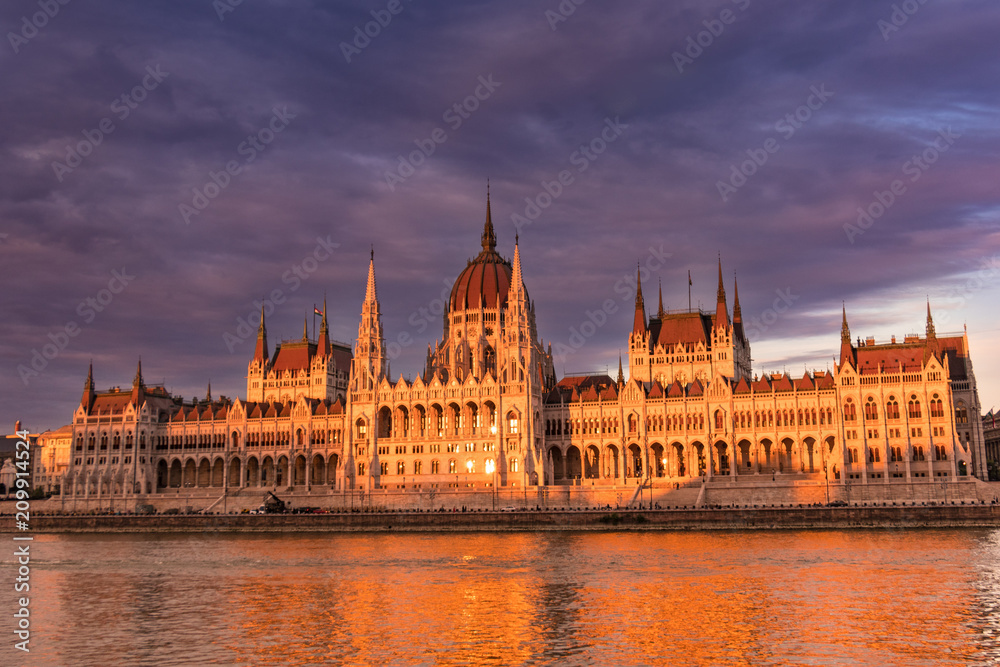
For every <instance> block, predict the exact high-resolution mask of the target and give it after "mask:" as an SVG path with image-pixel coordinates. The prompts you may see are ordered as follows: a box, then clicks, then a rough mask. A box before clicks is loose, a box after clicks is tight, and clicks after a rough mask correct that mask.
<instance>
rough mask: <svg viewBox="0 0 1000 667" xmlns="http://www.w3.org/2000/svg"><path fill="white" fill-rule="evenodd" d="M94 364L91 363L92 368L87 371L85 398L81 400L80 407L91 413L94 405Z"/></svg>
mask: <svg viewBox="0 0 1000 667" xmlns="http://www.w3.org/2000/svg"><path fill="white" fill-rule="evenodd" d="M94 398H96V395H95V394H94V362H93V361H91V362H90V368H89V369H87V381H86V382H84V383H83V398H81V399H80V405H82V406H83V409H84V410H85V411H87V412H88V413H89V412H90V408H91V406H92V405H94Z"/></svg>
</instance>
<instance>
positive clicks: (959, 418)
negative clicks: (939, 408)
mask: <svg viewBox="0 0 1000 667" xmlns="http://www.w3.org/2000/svg"><path fill="white" fill-rule="evenodd" d="M955 423H956V424H968V423H969V411H968V410H967V409H966V407H965V404H964V403H959V404H958V405H957V406H956V407H955Z"/></svg>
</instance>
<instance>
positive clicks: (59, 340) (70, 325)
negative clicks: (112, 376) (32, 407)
mask: <svg viewBox="0 0 1000 667" xmlns="http://www.w3.org/2000/svg"><path fill="white" fill-rule="evenodd" d="M133 280H135V276H134V275H131V274H129V273H128V272H127V271H126V268H125V267H124V266H123V267H122V269H121V271H119V270H117V269H115V270H113V271H112V272H111V279H110V280H108V286H107V287H105V288H104V289H101V290H99V291H98V292H97V294H95V295H94V296H91V297H87V298H86V299H83V300H82V301H80V303H78V304H77V306H76V314H77V315H79V316H80V321H82V322H83V324H85V325H86V324H92V323H93V322H94V320H96V319H97V315H98V313H103V312H104V311H105V310H107V308H108V306H110V305H111V303H112V302H113V301H114V300H115V297H116V296H117V295H119V294H121V293H122V292H124V291H125V288H126V287H128V286H129V285H130V284H131V283H132V281H133ZM80 321H78V320H75V319H74V320H70V321H69V322H67V323H66V324H65V325H64V326H63V327H62V328H60V329H56V330H55V331H50V332H49V333H48V334H47V335H46V338H48V342H47V343H44V344H42V346H41V349H39V348H37V347H35V348H32V349H31V358H30V359H29V360H28V361H26V362H24V363H21V364H18V366H17V374H18V375H19V376H20V378H21V382H23V383H24V386H25V387H27V386H28V384H29V382H30V381H31V380H32V379H33V378H36V377H38V376H39V375H41V373H42V372H43V371H44V370H45V369H46V368H48V366H49V362H50V361H53V360H54V359H56V358H57V357H58V356H59V355H60V354H62V353H63V352H64V351H65V350H66V348H67V347H69V343H70V339H71V338H76V337H77V336H79V335H80V332H81V331H82V330H83V329H82V327H81V325H80Z"/></svg>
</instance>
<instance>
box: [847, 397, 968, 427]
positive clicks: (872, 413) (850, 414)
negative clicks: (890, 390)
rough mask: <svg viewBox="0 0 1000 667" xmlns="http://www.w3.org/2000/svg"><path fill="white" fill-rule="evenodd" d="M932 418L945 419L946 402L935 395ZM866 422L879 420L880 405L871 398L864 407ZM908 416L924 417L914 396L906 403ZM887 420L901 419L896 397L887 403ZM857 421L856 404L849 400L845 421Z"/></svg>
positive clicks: (932, 400)
mask: <svg viewBox="0 0 1000 667" xmlns="http://www.w3.org/2000/svg"><path fill="white" fill-rule="evenodd" d="M930 409H931V417H934V418H943V417H944V402H943V401H942V400H941V399H940V398H939V397H938V395H937V394H934V397H933V398H932V399H931V400H930ZM864 415H865V421H877V420H878V419H879V411H878V404H877V403H876V402H875V399H874V398H873V397H871V396H869V397H868V400H866V401H865V406H864ZM957 415H958V411H957V410H956V421H958V416H957ZM906 416H907V417H908V418H909V419H920V418H921V417H922V416H923V410H922V408H921V406H920V399H918V398H917V396H916V395H915V394H914V395H912V396H910V400H909V401H907V403H906ZM885 418H886V420H887V421H898V420H899V419H901V411H900V406H899V402H898V401H897V400H896V397H895V396H890V397H889V399H888V400H887V401H886V403H885ZM856 420H857V409H856V408H855V406H854V402H853V401H852V400H851V399H850V398H848V399H847V402H846V403H844V421H845V422H853V421H856Z"/></svg>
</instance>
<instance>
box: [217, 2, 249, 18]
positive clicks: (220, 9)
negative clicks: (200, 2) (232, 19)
mask: <svg viewBox="0 0 1000 667" xmlns="http://www.w3.org/2000/svg"><path fill="white" fill-rule="evenodd" d="M242 4H243V0H212V9H214V10H215V15H216V16H218V17H219V21H225V20H226V14H232V13H233V12H235V11H236V8H237V7H239V6H240V5H242Z"/></svg>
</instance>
